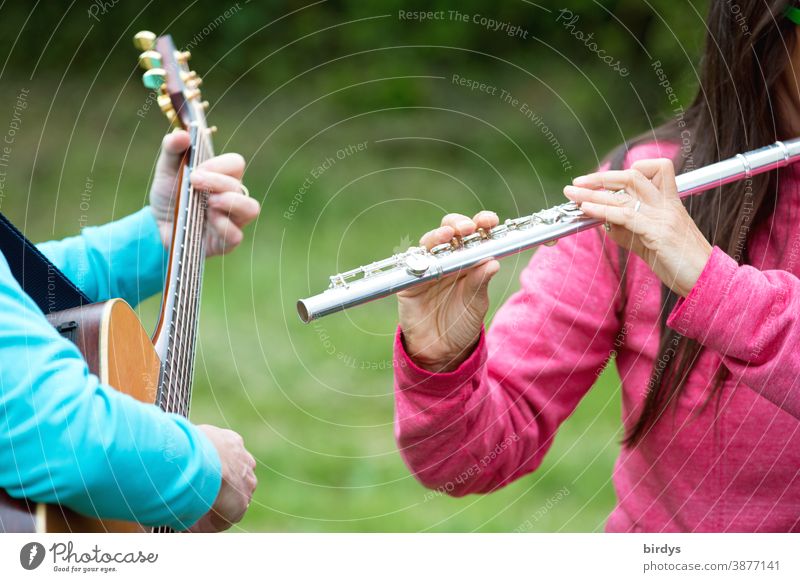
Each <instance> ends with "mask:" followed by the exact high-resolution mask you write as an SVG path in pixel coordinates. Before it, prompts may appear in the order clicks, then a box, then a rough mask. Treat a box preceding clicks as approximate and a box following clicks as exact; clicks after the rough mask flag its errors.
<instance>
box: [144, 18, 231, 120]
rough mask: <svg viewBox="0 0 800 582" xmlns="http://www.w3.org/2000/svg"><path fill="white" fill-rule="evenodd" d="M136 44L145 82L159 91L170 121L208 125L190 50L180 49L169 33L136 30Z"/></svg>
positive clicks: (165, 112)
mask: <svg viewBox="0 0 800 582" xmlns="http://www.w3.org/2000/svg"><path fill="white" fill-rule="evenodd" d="M133 44H134V46H135V47H136V48H137V49H139V50H140V51H142V54H141V55H139V65H140V66H141V67H142V68H143V69H145V73H144V75H143V76H142V82H143V83H144V86H145V87H146V88H147V89H150V90H151V91H153V92H154V93H155V94H156V100H157V101H158V106H159V107H160V108H161V111H163V112H164V115H166V116H167V119H168V120H169V121H170V123H171V124H172V125H174V126H175V127H183V128H184V129H188V128H189V127H190V126H192V125H196V126H198V127H200V128H205V127H207V126H206V115H205V111H206V109H207V108H208V101H203V100H202V96H201V93H200V85H201V84H202V83H203V80H202V79H201V78H200V76H199V75H198V74H197V73H196V72H195V71H192V70H191V69H190V68H189V64H188V63H189V59H190V58H191V56H192V55H191V54H190V53H189V51H179V50H178V49H177V48H176V47H175V43H174V42H173V41H172V37H171V36H170V35H168V34H165V35H163V36H158V37H157V36H156V35H155V34H153V33H152V32H149V31H146V30H143V31H141V32H138V33H136V35H135V36H134V37H133ZM210 129H211V130H212V131H213V130H214V129H216V128H210Z"/></svg>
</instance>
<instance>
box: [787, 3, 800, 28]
mask: <svg viewBox="0 0 800 582" xmlns="http://www.w3.org/2000/svg"><path fill="white" fill-rule="evenodd" d="M783 15H784V16H785V17H786V18H788V19H789V20H791V21H792V22H794V23H795V24H800V8H796V7H794V6H787V7H786V10H784V11H783Z"/></svg>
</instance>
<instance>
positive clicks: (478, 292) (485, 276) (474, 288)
mask: <svg viewBox="0 0 800 582" xmlns="http://www.w3.org/2000/svg"><path fill="white" fill-rule="evenodd" d="M499 270H500V263H499V262H498V261H497V260H496V259H491V260H489V261H487V262H485V263H483V264H482V265H478V266H477V267H475V268H474V269H472V271H471V272H470V273H469V274H468V275H467V276H466V277H465V280H464V291H465V293H466V296H467V297H470V298H472V297H476V296H486V294H487V293H488V289H489V282H490V281H491V280H492V277H494V276H495V275H496V274H497V271H499Z"/></svg>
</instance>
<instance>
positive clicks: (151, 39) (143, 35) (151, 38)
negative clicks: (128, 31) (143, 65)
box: [133, 30, 156, 51]
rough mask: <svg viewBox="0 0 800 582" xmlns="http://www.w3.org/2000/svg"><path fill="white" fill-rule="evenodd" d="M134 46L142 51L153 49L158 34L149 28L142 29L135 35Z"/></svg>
mask: <svg viewBox="0 0 800 582" xmlns="http://www.w3.org/2000/svg"><path fill="white" fill-rule="evenodd" d="M133 46H135V47H136V48H137V49H139V50H140V51H151V50H153V49H154V48H155V46H156V35H155V34H154V33H152V32H150V31H149V30H142V31H140V32H137V33H136V34H135V35H134V36H133Z"/></svg>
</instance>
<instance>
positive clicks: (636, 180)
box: [572, 170, 663, 203]
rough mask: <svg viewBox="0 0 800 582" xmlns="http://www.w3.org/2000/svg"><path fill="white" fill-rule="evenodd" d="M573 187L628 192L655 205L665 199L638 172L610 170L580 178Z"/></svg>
mask: <svg viewBox="0 0 800 582" xmlns="http://www.w3.org/2000/svg"><path fill="white" fill-rule="evenodd" d="M572 185H573V186H578V187H581V188H590V189H605V190H620V189H623V188H624V189H625V190H628V193H629V194H632V195H634V196H636V197H637V198H639V199H641V200H642V201H643V202H651V203H654V202H656V201H658V200H660V199H662V198H663V196H662V195H661V193H660V192H659V191H658V188H656V186H655V185H653V183H652V182H651V181H650V180H648V179H647V178H645V177H644V174H642V173H641V172H639V171H638V170H610V171H608V172H595V173H593V174H587V175H586V176H579V177H577V178H575V179H574V180H573V181H572Z"/></svg>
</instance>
